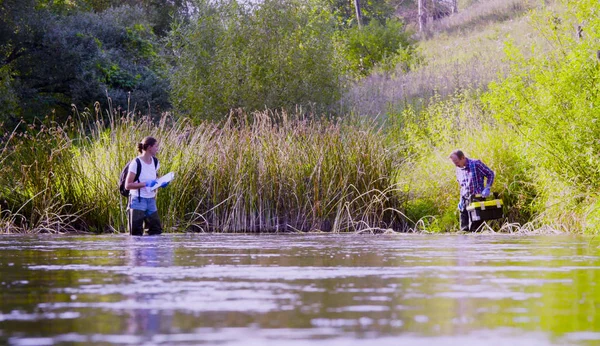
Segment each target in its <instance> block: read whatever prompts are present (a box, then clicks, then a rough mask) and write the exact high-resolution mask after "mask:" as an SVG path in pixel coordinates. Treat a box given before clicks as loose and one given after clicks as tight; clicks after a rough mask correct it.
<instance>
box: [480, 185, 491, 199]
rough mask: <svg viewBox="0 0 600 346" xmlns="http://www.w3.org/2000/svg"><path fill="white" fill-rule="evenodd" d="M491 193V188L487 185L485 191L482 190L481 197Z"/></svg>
mask: <svg viewBox="0 0 600 346" xmlns="http://www.w3.org/2000/svg"><path fill="white" fill-rule="evenodd" d="M489 195H490V188H489V187H486V188H485V189H483V191H481V197H483V198H487V197H488V196H489Z"/></svg>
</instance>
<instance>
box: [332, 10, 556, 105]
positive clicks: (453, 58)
mask: <svg viewBox="0 0 600 346" xmlns="http://www.w3.org/2000/svg"><path fill="white" fill-rule="evenodd" d="M465 6H466V7H465ZM542 7H543V5H542V3H541V1H539V0H480V1H476V2H467V3H465V4H464V5H463V7H462V10H461V11H460V12H459V13H457V14H454V15H452V16H449V17H447V18H444V19H442V20H438V21H435V22H433V23H431V25H430V26H429V27H428V30H427V32H425V33H416V34H415V35H416V36H417V37H419V39H420V41H419V44H418V47H419V48H418V51H419V53H420V55H421V59H420V60H421V63H420V64H419V65H418V66H416V67H415V68H414V69H413V70H412V71H410V72H408V73H402V72H401V71H400V70H398V71H397V72H396V73H392V74H389V73H375V74H373V75H371V76H369V77H368V78H365V79H364V80H361V81H360V82H359V83H357V84H356V85H354V87H353V88H352V89H351V90H350V92H349V93H348V94H347V95H346V97H345V100H344V102H345V104H347V105H350V106H351V108H353V109H354V110H355V111H356V112H357V113H359V114H364V115H374V114H385V113H386V112H388V111H390V110H391V111H394V110H395V111H398V110H401V109H403V108H404V106H405V105H406V104H418V103H421V102H423V101H427V100H428V99H429V98H431V97H432V96H433V95H434V94H438V95H440V96H442V97H443V96H447V95H451V94H452V93H454V92H455V91H456V90H461V89H485V88H486V87H487V84H488V83H489V82H491V81H493V80H496V79H497V78H498V76H499V75H503V74H505V73H506V70H507V68H508V64H507V62H506V61H505V59H504V57H505V54H504V48H505V44H506V42H509V41H510V42H513V44H514V45H515V46H516V47H517V48H520V49H522V50H529V51H531V49H532V48H533V47H536V51H535V53H538V52H543V51H546V50H547V49H548V48H549V42H548V41H547V40H546V38H545V37H543V36H542V35H541V34H540V33H539V32H537V31H536V28H535V24H534V23H533V22H532V16H533V15H535V13H537V11H539V10H540V9H541V8H542ZM552 7H558V5H556V4H554V5H552ZM459 8H461V4H460V3H459ZM409 14H410V12H406V11H405V12H401V15H409ZM407 20H409V23H410V20H412V19H411V17H408V19H407ZM412 25H413V30H414V29H415V27H414V24H412ZM532 53H533V52H532Z"/></svg>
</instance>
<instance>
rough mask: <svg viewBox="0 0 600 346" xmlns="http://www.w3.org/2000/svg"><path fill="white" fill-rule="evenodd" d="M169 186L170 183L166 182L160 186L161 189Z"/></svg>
mask: <svg viewBox="0 0 600 346" xmlns="http://www.w3.org/2000/svg"><path fill="white" fill-rule="evenodd" d="M167 186H169V182H168V181H165V182H164V183H162V184H160V186H159V187H167Z"/></svg>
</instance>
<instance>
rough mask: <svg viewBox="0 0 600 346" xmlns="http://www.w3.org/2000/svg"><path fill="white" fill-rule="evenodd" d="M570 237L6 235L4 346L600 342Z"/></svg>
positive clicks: (592, 252) (591, 298) (595, 257)
mask: <svg viewBox="0 0 600 346" xmlns="http://www.w3.org/2000/svg"><path fill="white" fill-rule="evenodd" d="M598 243H599V241H598V240H594V239H593V238H589V237H587V238H586V237H576V236H556V235H551V236H511V235H472V234H471V235H414V234H397V235H320V234H318V235H310V234H308V235H307V234H298V235H203V234H194V235H163V236H159V237H142V238H130V237H129V236H124V235H123V236H121V235H119V236H115V235H105V236H53V235H46V236H21V235H18V236H13V235H5V236H0V297H1V305H0V344H8V345H40V346H42V345H142V344H143V345H309V344H310V345H364V344H366V343H368V342H374V343H377V345H398V344H407V345H408V344H410V345H427V346H431V345H482V344H486V345H510V346H516V345H528V346H529V345H598V344H600V321H599V319H598V312H599V311H600V289H599V287H598V284H597V283H598V282H599V280H600V249H599V248H598V245H599V244H598Z"/></svg>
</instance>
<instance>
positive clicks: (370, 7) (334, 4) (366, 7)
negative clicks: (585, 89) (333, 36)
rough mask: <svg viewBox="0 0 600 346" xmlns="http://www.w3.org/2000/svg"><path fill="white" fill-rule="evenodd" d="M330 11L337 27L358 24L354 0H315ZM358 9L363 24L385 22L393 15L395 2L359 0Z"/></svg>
mask: <svg viewBox="0 0 600 346" xmlns="http://www.w3.org/2000/svg"><path fill="white" fill-rule="evenodd" d="M315 2H316V3H318V4H321V5H322V6H324V7H325V8H326V9H327V11H328V12H330V13H332V14H333V16H334V18H335V20H336V22H337V23H338V25H339V27H340V28H341V29H342V30H344V29H349V28H353V27H355V26H357V25H358V23H357V20H356V10H355V7H354V0H350V1H349V0H315ZM359 3H360V9H361V14H362V21H363V24H369V23H370V22H371V21H372V20H375V21H378V22H380V23H385V22H386V21H387V20H388V19H390V18H392V17H393V16H394V8H395V4H394V3H393V1H389V0H366V1H365V0H360V1H359Z"/></svg>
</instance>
